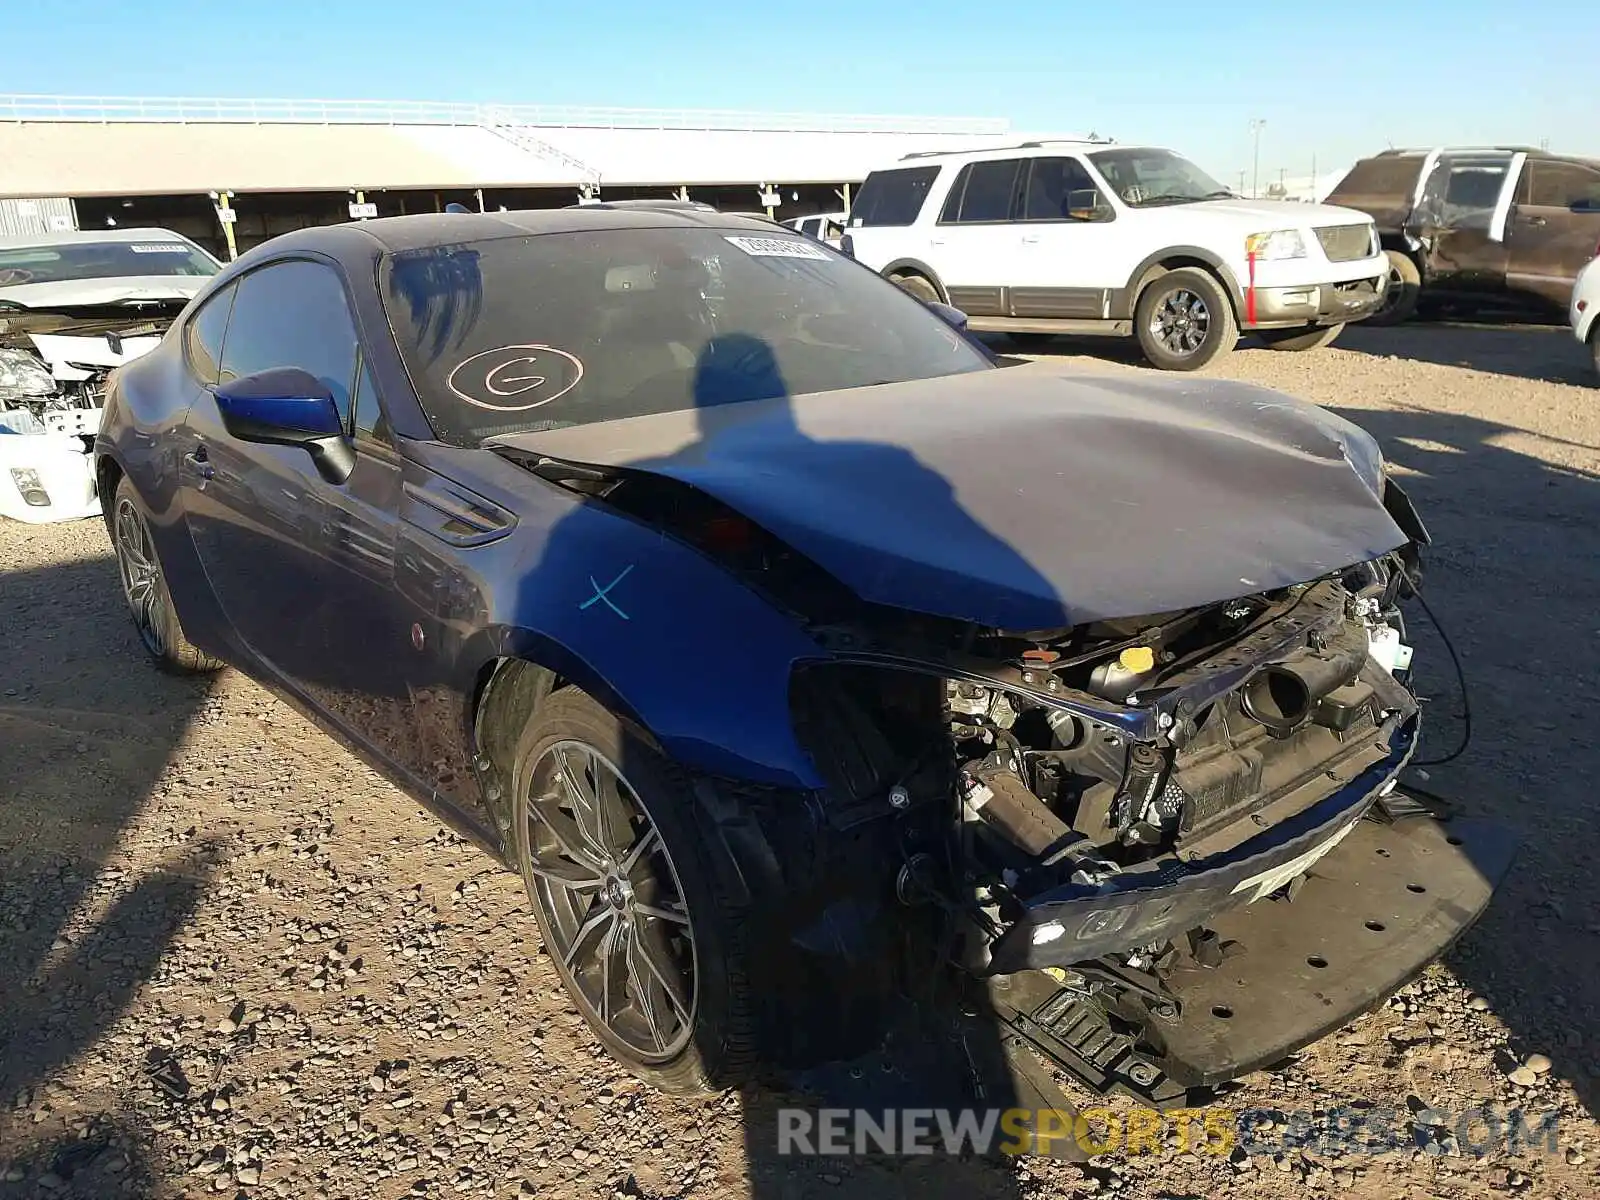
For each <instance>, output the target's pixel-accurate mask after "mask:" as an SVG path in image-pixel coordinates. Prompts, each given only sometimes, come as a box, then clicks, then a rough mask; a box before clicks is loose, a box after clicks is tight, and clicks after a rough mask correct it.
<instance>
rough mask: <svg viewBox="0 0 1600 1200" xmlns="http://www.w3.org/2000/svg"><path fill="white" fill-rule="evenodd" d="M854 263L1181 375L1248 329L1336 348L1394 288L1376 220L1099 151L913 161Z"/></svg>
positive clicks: (1018, 332)
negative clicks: (1115, 339) (1239, 190)
mask: <svg viewBox="0 0 1600 1200" xmlns="http://www.w3.org/2000/svg"><path fill="white" fill-rule="evenodd" d="M843 248H844V249H845V251H846V253H849V254H851V255H853V256H854V257H855V258H856V259H857V260H858V261H860V262H861V263H863V264H864V265H866V266H868V267H871V268H872V269H873V270H875V271H879V272H881V273H882V274H884V275H886V276H888V277H889V278H891V279H893V280H894V281H895V282H897V283H898V284H900V286H901V287H903V288H905V289H906V290H907V291H908V292H911V293H912V294H913V295H915V296H918V297H920V298H922V299H924V300H935V301H941V302H944V303H947V304H950V305H952V306H953V307H955V308H959V309H961V310H962V311H963V312H965V313H966V314H967V316H968V319H969V325H970V327H971V328H972V329H975V330H983V331H990V332H1003V333H1006V334H1009V335H1011V336H1012V337H1013V338H1016V339H1017V340H1018V341H1019V342H1026V341H1030V340H1034V339H1039V338H1046V337H1050V336H1052V335H1055V334H1104V335H1110V336H1120V337H1126V336H1129V335H1132V336H1133V337H1136V338H1137V339H1138V341H1139V345H1140V347H1141V349H1142V350H1143V351H1144V354H1145V357H1146V358H1148V359H1149V360H1150V362H1151V363H1152V364H1153V365H1155V366H1157V367H1161V368H1164V369H1166V370H1175V371H1189V370H1194V369H1196V368H1198V367H1202V366H1205V365H1206V364H1207V363H1209V362H1212V361H1214V360H1215V359H1216V358H1217V357H1218V356H1219V355H1221V354H1225V353H1227V352H1228V351H1229V350H1231V349H1232V348H1233V347H1234V345H1235V344H1236V343H1237V341H1238V337H1239V333H1240V331H1241V330H1249V331H1251V332H1253V333H1255V334H1256V335H1257V336H1259V337H1260V338H1261V339H1262V340H1264V341H1265V342H1267V343H1268V344H1269V345H1271V346H1273V347H1274V348H1276V349H1280V350H1310V349H1314V348H1316V347H1319V346H1326V345H1327V344H1328V343H1329V342H1331V341H1332V340H1333V339H1334V338H1335V337H1336V336H1337V335H1338V332H1339V330H1340V329H1341V328H1342V327H1343V326H1344V325H1345V324H1346V323H1347V322H1350V321H1356V320H1360V319H1361V318H1363V317H1365V316H1368V315H1369V314H1371V313H1373V312H1374V311H1376V310H1377V309H1378V307H1379V306H1380V304H1381V303H1382V299H1383V292H1384V289H1385V287H1386V286H1387V282H1388V273H1389V272H1388V262H1387V260H1386V259H1385V257H1384V253H1383V249H1382V247H1381V246H1380V244H1379V240H1378V233H1377V230H1376V229H1375V228H1374V226H1373V222H1372V219H1371V218H1370V217H1368V216H1367V215H1366V214H1365V213H1360V212H1356V211H1355V210H1353V209H1347V208H1335V207H1330V206H1328V205H1321V204H1302V203H1297V202H1294V201H1282V200H1245V199H1241V198H1240V197H1238V196H1236V195H1234V194H1233V193H1232V192H1230V191H1229V190H1228V189H1227V188H1225V187H1223V186H1222V185H1221V184H1220V183H1218V182H1217V181H1216V180H1214V179H1212V178H1210V177H1209V176H1208V175H1207V174H1206V173H1205V172H1204V171H1202V170H1200V168H1198V167H1196V166H1195V165H1194V164H1193V163H1191V162H1189V161H1188V160H1187V159H1185V158H1183V157H1182V156H1180V155H1178V154H1175V153H1173V152H1172V151H1170V150H1162V149H1158V148H1152V147H1135V146H1120V145H1116V144H1113V143H1109V142H1104V141H1099V140H1093V141H1036V142H1025V143H1023V144H1021V145H1017V146H1012V147H1008V148H1003V149H991V150H979V151H960V152H951V153H942V152H938V151H925V152H919V153H916V154H911V155H907V156H906V157H905V158H903V159H901V160H900V161H899V162H898V163H896V164H894V165H893V166H891V167H887V168H885V169H883V170H878V171H874V172H872V173H871V174H870V175H868V176H867V178H866V180H865V181H864V182H863V183H862V185H861V188H860V190H859V192H858V193H857V196H856V200H855V203H854V205H853V206H852V208H851V211H850V217H849V223H848V225H847V227H846V230H845V238H844V242H843Z"/></svg>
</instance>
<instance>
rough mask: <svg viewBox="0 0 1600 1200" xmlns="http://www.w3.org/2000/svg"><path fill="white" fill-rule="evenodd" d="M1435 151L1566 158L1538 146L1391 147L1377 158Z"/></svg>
mask: <svg viewBox="0 0 1600 1200" xmlns="http://www.w3.org/2000/svg"><path fill="white" fill-rule="evenodd" d="M1435 150H1443V151H1447V152H1449V153H1452V154H1460V153H1462V152H1463V151H1465V152H1467V153H1471V152H1472V151H1474V150H1493V151H1496V152H1499V153H1505V154H1549V155H1551V156H1552V157H1554V158H1563V157H1565V156H1564V155H1560V154H1555V153H1554V152H1552V151H1550V150H1545V149H1542V148H1540V147H1538V146H1391V147H1390V148H1389V149H1387V150H1380V151H1378V153H1377V157H1378V158H1391V157H1395V156H1398V155H1402V154H1431V153H1433V152H1434V151H1435Z"/></svg>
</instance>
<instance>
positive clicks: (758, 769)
mask: <svg viewBox="0 0 1600 1200" xmlns="http://www.w3.org/2000/svg"><path fill="white" fill-rule="evenodd" d="M504 470H505V471H507V472H515V473H516V475H517V476H520V480H519V483H520V486H519V488H518V497H517V500H518V509H519V512H520V514H521V517H522V519H521V520H520V521H519V522H518V528H517V529H516V531H515V532H514V533H513V534H512V535H511V536H509V537H507V538H504V539H502V540H500V541H498V542H495V543H492V544H490V545H485V546H482V547H479V548H478V549H476V550H474V551H473V552H472V554H471V555H470V556H469V558H470V560H471V561H472V563H473V564H474V565H476V566H477V567H478V569H479V570H480V571H481V572H482V575H483V577H482V578H481V579H479V580H476V581H473V580H465V581H463V582H464V583H466V584H467V586H466V587H464V588H461V589H459V592H458V594H463V595H474V594H475V595H477V596H480V597H501V598H504V599H496V600H494V601H492V603H494V604H496V605H497V607H495V608H493V609H492V610H490V611H486V612H481V613H472V614H466V613H463V614H461V616H462V617H464V618H465V620H464V621H462V622H461V624H464V625H466V626H468V627H469V628H470V632H467V633H466V634H465V636H464V637H463V638H462V641H461V643H460V648H459V651H458V653H457V655H456V656H455V662H456V674H457V678H456V681H455V684H454V686H456V687H457V688H459V689H460V690H461V691H462V693H464V694H465V695H468V696H470V695H471V694H472V687H473V681H474V680H475V679H476V678H477V676H478V674H479V673H480V672H481V671H482V669H483V667H484V666H485V665H486V664H488V663H489V662H491V661H492V660H494V659H496V658H501V657H517V658H525V659H528V660H530V661H533V662H537V663H538V664H540V665H541V666H545V667H548V668H549V669H551V670H553V671H555V672H556V673H557V674H559V675H561V676H562V677H564V678H565V679H567V680H568V681H570V682H571V683H573V684H575V685H577V686H578V687H581V688H583V689H584V690H585V691H586V692H588V693H590V694H591V695H593V696H594V697H595V698H596V699H597V700H599V701H601V702H602V703H603V704H606V705H607V706H609V707H610V708H611V709H612V710H613V711H614V712H616V713H617V714H618V715H619V716H623V717H625V718H627V719H629V720H632V721H634V722H636V723H637V724H639V725H641V726H642V727H643V728H644V729H645V730H647V731H648V732H649V733H650V734H651V735H653V736H654V737H655V738H656V739H657V741H658V742H659V744H660V746H661V748H662V750H663V751H664V752H665V753H666V754H668V755H669V756H670V757H671V758H673V759H675V760H676V761H678V762H680V763H682V764H684V765H685V766H688V767H690V768H693V769H697V770H701V771H705V772H708V773H711V774H716V775H724V776H728V777H732V778H737V779H742V780H746V781H749V782H752V783H763V784H770V785H773V786H778V787H790V788H801V789H808V790H809V789H813V788H818V787H821V786H822V781H821V779H820V777H819V776H818V775H817V773H816V769H815V767H814V766H813V765H812V763H811V760H810V757H809V756H808V755H807V754H806V752H805V750H804V749H803V748H802V747H801V745H800V743H799V741H798V740H797V738H796V736H795V731H794V723H793V720H792V718H791V714H790V707H789V680H790V675H791V673H792V671H793V668H794V666H795V664H796V663H798V662H800V661H803V660H808V659H820V658H827V657H829V655H828V652H827V651H825V650H824V649H822V648H821V647H819V646H818V645H817V643H816V642H815V641H813V640H812V639H811V638H810V637H808V636H807V635H806V634H805V632H804V631H803V630H801V628H800V627H799V626H798V625H797V624H796V623H795V622H794V621H793V620H792V619H790V618H789V617H787V616H785V615H784V614H783V613H782V612H780V611H779V610H777V609H776V608H774V607H773V606H772V605H771V604H770V603H768V602H767V601H766V600H765V599H763V598H762V597H761V596H759V595H757V594H756V593H755V592H753V591H751V590H750V589H749V588H748V587H746V586H745V585H744V584H743V583H741V582H740V581H739V580H737V579H735V578H734V577H733V576H731V575H730V574H728V572H727V571H726V570H724V569H723V568H721V567H719V566H717V565H716V564H715V563H713V562H711V561H710V560H708V559H706V558H705V557H703V556H702V555H701V554H699V553H698V552H697V551H695V550H693V549H691V548H690V547H688V546H686V545H684V544H683V543H681V542H678V541H676V540H674V539H672V538H669V537H666V536H664V535H663V534H661V533H659V532H657V531H655V530H652V529H650V528H648V527H647V526H645V525H643V524H641V523H639V522H637V521H634V520H632V519H631V518H628V517H625V516H622V515H620V514H618V513H615V512H613V511H610V510H608V509H605V508H602V507H600V506H597V505H592V504H586V503H585V502H583V501H581V500H580V499H579V498H578V497H576V496H573V495H570V494H568V493H565V492H562V491H560V490H558V489H556V488H554V487H545V486H539V485H535V486H533V487H530V486H529V484H528V482H527V476H526V475H525V474H524V473H523V472H522V470H521V468H519V467H515V466H513V465H511V464H510V463H506V464H505V466H504ZM546 528H547V529H548V530H549V532H548V533H546V532H544V530H545V529H546ZM458 628H459V625H458ZM683 664H693V666H692V668H690V669H685V668H684V667H683Z"/></svg>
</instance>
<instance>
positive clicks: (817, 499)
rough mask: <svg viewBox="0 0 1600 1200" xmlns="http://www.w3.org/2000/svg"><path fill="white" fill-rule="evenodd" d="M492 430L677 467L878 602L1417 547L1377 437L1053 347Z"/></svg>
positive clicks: (1133, 606)
mask: <svg viewBox="0 0 1600 1200" xmlns="http://www.w3.org/2000/svg"><path fill="white" fill-rule="evenodd" d="M490 444H491V445H495V444H499V445H503V446H507V447H512V448H515V449H517V450H519V451H521V452H523V453H531V454H533V455H537V456H547V457H550V458H555V459H560V460H564V461H567V462H575V463H581V464H587V465H591V466H597V467H607V468H625V469H627V470H632V471H648V472H652V473H654V474H656V475H661V476H667V477H670V478H672V479H676V480H679V481H681V482H683V483H686V484H690V485H692V486H694V487H696V488H699V489H701V490H702V491H704V492H707V493H709V494H710V495H712V496H715V497H716V498H717V499H719V500H721V501H722V502H723V503H725V504H727V505H729V506H731V507H732V508H734V509H736V510H738V511H739V512H742V513H743V514H744V515H745V516H747V517H748V518H750V519H751V520H753V521H755V522H757V523H758V524H760V525H761V526H763V527H764V528H766V529H767V530H769V531H770V532H771V533H773V534H775V535H776V536H778V537H779V538H782V539H783V540H784V541H785V542H787V543H788V544H789V545H791V546H793V547H794V548H795V549H796V550H798V551H800V552H801V553H803V554H805V555H806V556H807V557H809V558H810V559H812V560H813V561H814V562H816V563H817V564H819V565H820V566H822V567H824V568H825V569H827V570H828V571H829V572H831V573H832V574H833V575H834V576H835V577H836V578H838V579H839V580H840V581H841V582H843V583H845V584H846V585H848V586H849V587H851V588H852V589H854V591H855V592H856V593H857V594H858V595H860V596H861V597H862V598H863V599H866V600H869V601H874V602H877V603H881V604H887V605H894V606H897V607H901V608H905V609H910V610H914V611H918V612H923V613H930V614H934V615H938V616H945V617H953V618H958V619H963V620H970V621H976V622H979V623H982V624H984V625H988V626H993V627H998V628H1003V629H1045V628H1051V627H1057V626H1063V625H1075V624H1078V623H1081V622H1084V621H1091V620H1099V619H1105V618H1111V617H1127V616H1139V615H1144V614H1149V613H1161V612H1168V611H1173V610H1177V609H1182V608H1188V607H1191V606H1195V605H1200V604H1206V603H1210V602H1214V601H1219V600H1224V599H1229V598H1231V597H1235V596H1241V595H1249V594H1251V593H1255V592H1259V591H1263V590H1267V589H1272V588H1277V587H1283V586H1287V585H1289V584H1293V583H1301V582H1304V581H1306V580H1308V579H1313V578H1316V577H1318V576H1321V575H1324V574H1327V573H1328V572H1331V571H1334V570H1338V569H1340V568H1343V567H1347V566H1350V565H1353V564H1355V563H1358V562H1362V561H1365V560H1367V559H1371V558H1375V557H1377V556H1379V555H1381V554H1383V553H1385V552H1387V551H1389V550H1392V549H1395V548H1397V547H1399V546H1401V545H1404V544H1405V542H1406V536H1405V534H1403V533H1402V532H1401V530H1400V528H1399V527H1398V526H1397V525H1396V524H1395V522H1394V520H1393V519H1392V518H1391V517H1390V516H1389V514H1388V512H1387V511H1386V509H1385V508H1384V505H1383V503H1382V500H1381V499H1380V495H1381V492H1382V488H1383V479H1382V473H1383V465H1382V458H1381V456H1380V455H1379V453H1378V448H1377V445H1376V443H1375V442H1374V441H1373V440H1372V438H1371V437H1370V436H1369V435H1368V434H1366V433H1365V432H1363V431H1362V430H1361V429H1359V428H1357V427H1356V426H1354V425H1352V424H1350V423H1349V422H1348V421H1345V420H1343V419H1342V418H1340V417H1338V416H1335V415H1334V414H1333V413H1330V412H1328V411H1327V410H1325V409H1322V408H1318V407H1316V406H1315V405H1312V404H1309V403H1306V402H1304V401H1300V400H1296V399H1294V398H1292V397H1290V396H1286V395H1283V394H1281V393H1278V392H1274V391H1269V390H1267V389H1264V388H1259V387H1254V386H1251V385H1248V384H1242V383H1232V382H1228V381H1224V380H1214V379H1195V378H1192V377H1189V378H1183V379H1174V378H1162V377H1156V376H1152V375H1148V374H1134V373H1118V374H1114V375H1112V374H1088V373H1081V372H1077V371H1073V370H1071V369H1064V368H1062V367H1060V366H1057V365H1054V364H1048V363H1035V364H1030V365H1026V366H1017V367H1006V368H999V369H994V370H984V371H977V372H973V373H970V374H963V375H952V376H947V377H944V378H938V379H927V380H920V381H915V382H909V383H896V384H886V385H880V386H875V387H865V388H856V389H851V390H848V391H837V392H821V393H816V394H812V395H804V396H792V397H783V398H779V399H775V400H757V401H749V402H746V403H740V404H731V405H724V406H721V407H715V408H703V409H698V410H690V411H687V412H671V413H662V414H657V415H651V416H643V417H633V418H629V419H626V420H618V421H607V422H602V423H597V424H591V425H582V426H574V427H569V428H564V429H554V430H549V431H542V432H533V433H519V434H511V435H506V436H503V437H500V438H496V439H493V440H492V441H491V443H490Z"/></svg>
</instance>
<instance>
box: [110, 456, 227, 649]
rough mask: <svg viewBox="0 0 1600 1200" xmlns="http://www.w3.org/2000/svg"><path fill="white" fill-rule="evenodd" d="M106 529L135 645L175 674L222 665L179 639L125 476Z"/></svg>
mask: <svg viewBox="0 0 1600 1200" xmlns="http://www.w3.org/2000/svg"><path fill="white" fill-rule="evenodd" d="M106 526H107V530H108V532H109V533H110V534H111V548H112V550H113V551H115V553H116V556H117V576H118V578H120V579H121V581H122V597H123V599H124V600H126V601H127V602H128V613H129V615H131V616H132V617H133V625H134V628H135V629H137V630H138V632H139V641H140V642H142V643H143V644H144V648H145V651H146V652H147V653H148V654H149V655H150V657H151V658H153V659H155V661H156V665H157V666H158V667H160V668H161V669H162V670H164V671H171V672H173V673H174V674H179V675H189V674H205V673H209V672H211V671H217V670H220V669H222V668H223V667H224V666H226V665H227V664H226V663H224V662H223V661H222V660H221V659H220V658H213V657H212V656H211V655H209V654H207V653H206V652H205V651H204V650H201V649H198V648H197V647H196V646H195V645H194V643H192V642H191V641H190V640H189V639H188V638H186V637H184V636H183V626H181V625H179V624H178V612H177V610H176V609H175V608H173V607H172V592H171V591H170V590H169V589H168V587H167V575H166V572H165V571H163V570H162V569H161V559H160V557H159V556H158V555H157V554H156V543H155V539H154V538H153V537H151V536H150V525H149V523H148V522H147V521H146V520H145V518H144V510H143V509H141V508H140V507H139V499H138V496H137V494H136V493H135V492H134V490H133V484H131V483H129V482H128V480H127V477H126V476H124V477H123V479H122V480H121V481H120V482H119V483H118V484H117V490H116V493H115V494H114V496H113V497H112V501H111V507H110V509H109V511H108V512H107V513H106Z"/></svg>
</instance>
